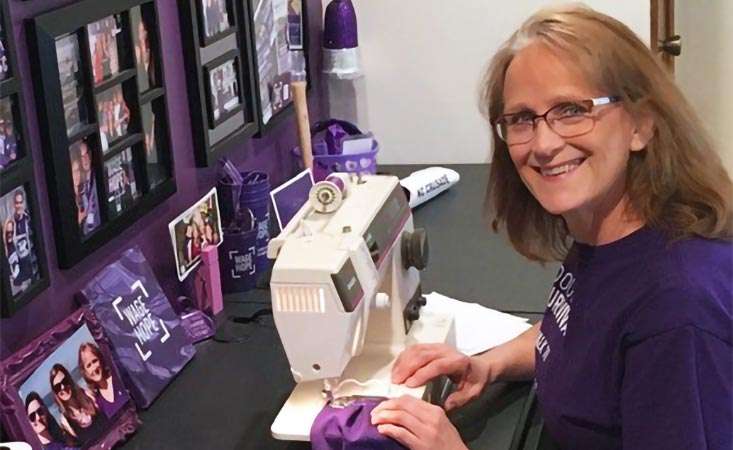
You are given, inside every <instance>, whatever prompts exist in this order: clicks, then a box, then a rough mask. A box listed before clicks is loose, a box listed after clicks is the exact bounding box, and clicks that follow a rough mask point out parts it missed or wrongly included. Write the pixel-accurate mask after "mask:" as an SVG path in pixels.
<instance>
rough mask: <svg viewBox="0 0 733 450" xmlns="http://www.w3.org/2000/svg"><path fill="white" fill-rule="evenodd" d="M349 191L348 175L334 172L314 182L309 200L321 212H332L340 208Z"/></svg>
mask: <svg viewBox="0 0 733 450" xmlns="http://www.w3.org/2000/svg"><path fill="white" fill-rule="evenodd" d="M347 192H348V177H344V176H343V175H342V174H333V175H330V176H328V177H327V178H326V179H325V180H323V181H319V182H318V183H316V184H314V185H313V187H312V188H311V190H310V192H309V193H308V200H309V201H310V203H311V206H313V209H315V210H316V211H317V212H319V213H332V212H334V211H336V210H337V209H339V207H340V206H341V204H342V203H343V201H344V198H345V197H346V195H347Z"/></svg>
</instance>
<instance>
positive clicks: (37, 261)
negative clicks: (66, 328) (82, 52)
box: [0, 2, 49, 317]
mask: <svg viewBox="0 0 733 450" xmlns="http://www.w3.org/2000/svg"><path fill="white" fill-rule="evenodd" d="M6 8H7V2H3V3H2V5H1V6H0V227H1V228H0V229H1V230H2V245H1V246H0V315H1V316H2V317H10V316H12V315H13V314H14V313H15V312H16V311H18V310H19V309H20V308H21V307H23V306H24V305H26V304H27V303H28V302H30V301H31V300H32V299H33V298H34V297H35V296H37V295H38V294H39V293H40V292H41V291H43V290H44V289H45V288H47V287H48V284H49V283H48V272H47V266H46V256H45V253H44V244H43V242H44V241H43V236H42V234H41V226H40V222H41V218H40V215H39V211H40V209H39V207H38V201H37V192H36V183H35V177H34V174H33V161H32V158H31V155H30V151H29V147H28V145H27V143H28V136H27V134H26V130H25V127H24V125H25V124H26V123H27V122H26V121H25V120H24V119H25V117H26V115H25V110H24V108H23V102H22V101H21V98H22V93H21V83H20V78H19V77H17V76H16V72H15V68H16V67H17V65H16V61H17V59H16V54H15V45H14V39H13V33H12V31H11V27H10V21H9V16H8V11H7V9H6Z"/></svg>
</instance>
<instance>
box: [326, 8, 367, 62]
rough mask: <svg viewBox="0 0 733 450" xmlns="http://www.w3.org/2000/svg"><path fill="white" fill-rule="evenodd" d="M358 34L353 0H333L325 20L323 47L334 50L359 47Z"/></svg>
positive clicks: (327, 9)
mask: <svg viewBox="0 0 733 450" xmlns="http://www.w3.org/2000/svg"><path fill="white" fill-rule="evenodd" d="M358 34H359V33H358V30H357V26H356V11H354V5H353V4H352V3H351V0H332V1H331V3H329V4H328V6H327V7H326V14H325V18H324V21H323V47H324V48H328V49H333V50H338V49H343V48H355V47H358V46H359V37H358Z"/></svg>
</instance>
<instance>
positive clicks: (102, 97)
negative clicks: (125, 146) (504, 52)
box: [97, 84, 130, 152]
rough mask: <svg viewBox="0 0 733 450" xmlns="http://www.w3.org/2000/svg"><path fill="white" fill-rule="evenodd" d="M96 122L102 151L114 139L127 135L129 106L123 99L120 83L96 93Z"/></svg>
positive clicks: (114, 140) (107, 148) (108, 147)
mask: <svg viewBox="0 0 733 450" xmlns="http://www.w3.org/2000/svg"><path fill="white" fill-rule="evenodd" d="M97 123H98V124H99V139H100V143H101V145H102V151H103V152H106V151H107V150H109V149H110V147H111V146H112V145H114V143H115V142H116V141H118V140H119V139H121V138H123V137H125V136H127V129H128V127H129V126H130V107H129V106H127V102H126V101H125V95H124V93H123V92H122V85H121V84H117V85H115V86H113V87H111V88H109V89H107V90H106V91H104V92H102V93H100V94H97Z"/></svg>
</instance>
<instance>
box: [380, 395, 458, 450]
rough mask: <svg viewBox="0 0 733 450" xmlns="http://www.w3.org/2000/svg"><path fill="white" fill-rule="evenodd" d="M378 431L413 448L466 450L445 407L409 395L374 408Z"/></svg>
mask: <svg viewBox="0 0 733 450" xmlns="http://www.w3.org/2000/svg"><path fill="white" fill-rule="evenodd" d="M372 424H373V425H376V426H377V431H379V432H380V433H381V434H383V435H385V436H389V437H391V438H392V439H394V440H396V441H397V442H399V443H400V444H402V445H404V446H406V447H407V448H409V449H411V450H433V449H441V450H465V449H466V446H465V445H464V444H463V442H462V441H461V436H460V435H459V434H458V430H456V428H455V427H454V426H453V424H452V423H450V420H448V417H447V416H446V415H445V411H443V408H441V407H439V406H436V405H431V404H430V403H427V402H424V401H422V400H418V399H416V398H415V397H411V396H409V395H403V396H402V397H399V398H393V399H390V400H385V401H383V402H382V403H380V404H379V405H377V407H376V408H374V409H373V410H372Z"/></svg>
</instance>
